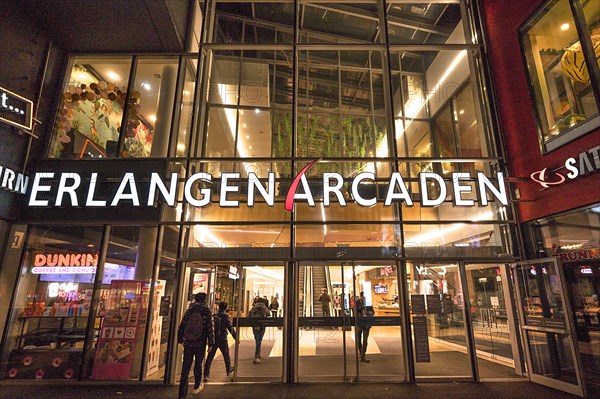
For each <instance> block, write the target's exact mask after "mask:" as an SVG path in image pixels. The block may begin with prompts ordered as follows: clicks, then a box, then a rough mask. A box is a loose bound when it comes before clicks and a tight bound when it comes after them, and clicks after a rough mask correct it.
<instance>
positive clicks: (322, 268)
mask: <svg viewBox="0 0 600 399" xmlns="http://www.w3.org/2000/svg"><path fill="white" fill-rule="evenodd" d="M298 284H299V290H298V292H299V298H298V309H297V314H298V316H299V318H298V327H299V331H298V352H297V353H298V380H299V381H303V382H304V381H341V380H343V379H348V378H351V377H354V376H355V375H356V358H355V356H356V355H355V347H354V341H353V340H352V337H351V336H352V328H351V325H352V320H351V311H350V309H351V306H352V305H351V303H353V302H352V301H353V299H352V298H353V297H354V288H353V272H352V266H340V265H339V264H337V265H326V264H316V263H312V264H304V263H301V264H300V265H299V278H298Z"/></svg>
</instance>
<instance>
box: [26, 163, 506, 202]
mask: <svg viewBox="0 0 600 399" xmlns="http://www.w3.org/2000/svg"><path fill="white" fill-rule="evenodd" d="M306 169H307V168H305V169H304V170H303V171H302V172H301V173H300V174H299V175H298V176H296V177H295V178H294V180H293V182H292V185H291V186H290V188H289V189H288V191H287V194H286V201H285V209H286V210H291V209H292V206H293V203H294V202H295V201H297V200H301V201H306V202H307V203H308V205H309V206H310V207H315V206H316V205H315V199H314V196H313V194H312V191H311V188H310V186H309V183H308V180H307V178H306V176H305V174H304V173H305V172H306ZM84 178H85V179H86V180H87V181H89V183H88V182H86V184H85V186H87V187H84V184H83V183H84ZM242 179H243V180H245V181H243V182H242V181H240V180H242ZM99 180H100V179H99V177H98V174H97V173H91V176H86V177H82V176H81V175H80V174H79V173H60V174H55V173H53V172H38V173H36V174H35V176H34V178H33V184H32V187H31V194H30V197H29V206H30V207H50V206H55V207H61V206H74V207H87V208H107V207H117V206H119V205H121V204H123V203H127V204H131V205H133V206H134V207H140V206H148V207H151V206H154V204H155V202H156V197H157V196H162V199H163V200H164V202H165V203H166V204H167V205H169V206H171V207H174V206H176V198H177V197H178V194H179V193H178V190H180V188H179V187H180V186H181V189H183V193H181V194H183V198H184V201H185V202H187V203H188V204H190V205H192V206H194V207H205V206H208V205H210V204H211V203H212V196H213V190H216V192H217V193H218V194H219V200H218V205H219V206H220V207H222V208H228V207H238V206H240V202H241V201H240V200H239V199H234V198H232V197H233V196H236V195H238V196H239V194H241V191H242V187H244V188H245V191H246V192H245V193H244V194H246V195H247V197H246V200H245V201H244V202H246V204H247V206H248V207H253V206H254V203H255V193H256V192H258V195H260V196H261V197H262V198H263V200H264V201H265V203H266V204H267V205H268V206H270V207H273V206H274V205H275V193H276V190H275V173H272V172H271V173H269V174H268V176H267V179H265V180H266V181H265V184H264V185H263V183H262V182H261V180H260V179H259V177H258V176H257V175H256V174H255V173H253V172H249V173H248V177H247V178H242V177H241V175H240V173H237V172H224V173H221V174H220V176H219V178H218V180H219V181H220V187H212V183H213V181H215V179H214V177H213V176H212V175H211V174H209V173H204V172H201V173H195V174H193V175H191V176H190V177H188V178H187V179H185V181H184V182H183V183H182V184H180V183H181V182H180V181H178V175H177V173H173V174H172V175H171V176H170V179H169V180H170V182H169V183H168V184H167V183H165V181H163V178H162V177H161V175H160V174H158V173H152V174H151V177H150V181H149V184H147V185H146V186H145V187H147V191H144V192H143V193H142V194H143V196H141V195H140V190H138V182H139V181H138V179H136V177H135V175H134V174H133V173H125V175H124V176H123V177H122V178H121V181H120V183H119V186H118V188H117V189H116V191H115V192H114V194H113V195H112V198H111V199H109V200H107V199H99V198H97V192H96V191H97V187H98V186H99V184H100V181H99ZM375 180H376V177H375V174H374V173H371V172H363V173H359V174H358V175H356V177H354V179H352V180H351V181H350V182H348V184H347V187H346V190H347V191H349V192H350V193H351V195H352V198H353V199H354V201H355V202H356V203H357V204H358V205H360V206H364V207H370V206H374V205H375V204H376V203H377V202H379V201H381V200H378V198H377V197H375V196H374V195H373V194H366V192H371V191H374V190H370V191H369V190H368V188H369V187H375V184H376V181H375ZM473 182H474V184H473ZM320 183H322V185H323V186H322V187H323V193H322V195H323V206H325V207H329V206H330V201H331V199H330V197H331V195H333V196H334V197H335V198H336V199H337V202H338V204H339V206H342V207H344V206H346V199H345V198H344V195H343V194H342V191H345V190H344V189H343V186H344V184H345V182H344V178H343V176H342V175H341V174H339V173H324V174H323V176H322V179H320ZM377 183H380V181H378V182H377ZM447 183H448V182H447V181H444V179H443V177H442V176H440V175H438V174H437V173H432V172H427V173H420V174H419V176H418V182H417V184H418V187H419V192H420V196H418V200H417V201H420V204H421V206H423V207H435V206H439V205H441V204H442V203H443V202H444V201H445V200H446V197H447V196H448V195H450V197H451V199H452V202H453V204H454V206H459V207H472V206H475V203H476V201H475V200H474V199H467V198H464V197H465V196H466V195H468V194H475V195H476V196H477V198H478V200H477V202H478V203H479V205H480V206H487V205H488V203H489V202H490V198H492V200H493V199H494V198H495V199H496V200H498V202H500V204H502V205H504V206H507V205H508V196H507V190H506V186H505V184H504V175H503V174H502V172H498V173H497V174H496V175H495V182H493V181H492V180H491V179H490V178H488V177H487V176H486V175H484V174H483V173H477V174H476V175H475V176H472V175H471V174H469V173H452V175H451V179H450V184H447ZM385 184H386V185H387V189H386V192H385V199H384V201H383V205H384V206H391V205H392V202H401V203H404V205H406V206H409V207H411V206H413V205H414V198H415V197H414V196H413V195H411V193H410V192H409V190H408V187H407V184H406V183H405V182H404V180H403V178H402V176H401V174H400V173H397V172H394V173H392V175H391V177H390V179H389V181H386V182H385ZM199 185H200V187H199ZM298 186H302V192H297V189H298ZM429 187H435V194H432V192H433V191H434V190H430V189H428V188H429ZM98 191H99V190H98ZM51 192H53V193H55V195H53V199H47V198H48V197H49V196H50V195H49V194H50V193H51ZM79 198H82V199H83V198H85V201H79ZM238 198H239V197H238Z"/></svg>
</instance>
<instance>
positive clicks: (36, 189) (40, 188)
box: [29, 172, 54, 206]
mask: <svg viewBox="0 0 600 399" xmlns="http://www.w3.org/2000/svg"><path fill="white" fill-rule="evenodd" d="M53 177H54V173H52V172H50V173H36V175H35V177H34V178H33V185H32V186H31V195H30V196H29V206H48V200H38V199H37V195H38V193H40V192H48V191H50V189H51V188H52V187H51V186H44V185H42V184H41V181H42V179H51V178H53Z"/></svg>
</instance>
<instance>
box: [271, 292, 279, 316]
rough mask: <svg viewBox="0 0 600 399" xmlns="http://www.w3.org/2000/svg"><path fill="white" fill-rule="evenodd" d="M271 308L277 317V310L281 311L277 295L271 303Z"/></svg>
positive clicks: (273, 314)
mask: <svg viewBox="0 0 600 399" xmlns="http://www.w3.org/2000/svg"><path fill="white" fill-rule="evenodd" d="M269 310H270V311H271V316H272V317H277V312H278V311H279V301H277V297H276V296H275V297H273V301H271V305H270V306H269Z"/></svg>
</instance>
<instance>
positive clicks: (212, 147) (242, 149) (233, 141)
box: [205, 50, 293, 158]
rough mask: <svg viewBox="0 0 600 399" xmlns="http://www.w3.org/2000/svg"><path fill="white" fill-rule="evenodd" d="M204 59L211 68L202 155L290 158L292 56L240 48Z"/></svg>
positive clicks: (215, 53)
mask: <svg viewBox="0 0 600 399" xmlns="http://www.w3.org/2000/svg"><path fill="white" fill-rule="evenodd" d="M208 55H209V56H208V57H207V59H208V60H210V59H211V58H212V68H211V82H210V87H209V90H208V92H207V93H206V94H207V97H208V101H209V102H210V106H209V112H208V120H207V124H206V125H207V126H206V131H207V138H206V149H205V153H206V156H207V157H214V158H217V157H234V156H235V157H242V158H250V157H262V158H265V157H271V156H278V157H287V156H290V151H291V145H290V143H291V135H292V129H291V127H292V121H291V111H292V107H291V99H292V91H293V85H292V83H291V82H292V81H293V79H291V76H292V56H291V53H290V52H287V51H255V50H244V51H234V52H223V51H219V52H216V51H215V52H209V53H208ZM224 105H225V107H224Z"/></svg>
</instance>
